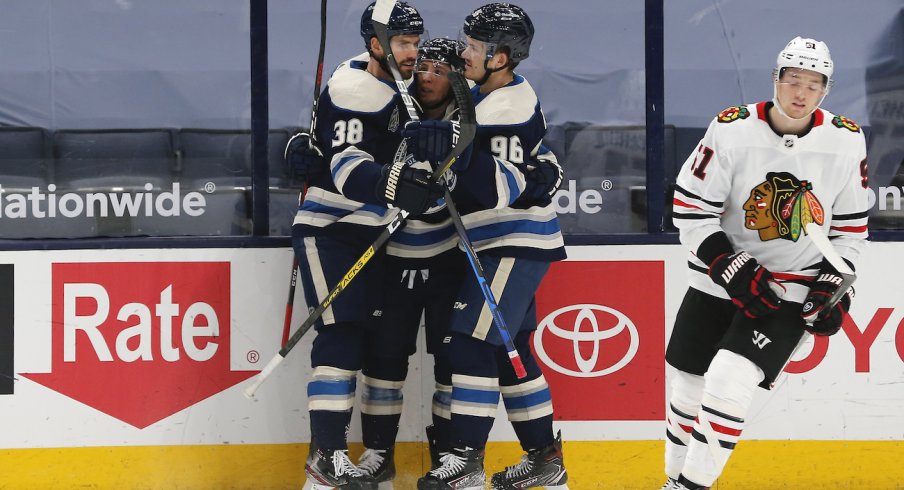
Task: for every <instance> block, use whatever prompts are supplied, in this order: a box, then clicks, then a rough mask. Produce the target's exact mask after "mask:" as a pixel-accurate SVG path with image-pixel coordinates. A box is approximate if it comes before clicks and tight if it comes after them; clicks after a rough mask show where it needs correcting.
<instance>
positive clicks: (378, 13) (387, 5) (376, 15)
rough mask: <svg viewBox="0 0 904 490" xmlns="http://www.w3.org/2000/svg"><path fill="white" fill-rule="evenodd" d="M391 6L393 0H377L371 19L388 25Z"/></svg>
mask: <svg viewBox="0 0 904 490" xmlns="http://www.w3.org/2000/svg"><path fill="white" fill-rule="evenodd" d="M393 8H395V0H377V3H376V4H375V5H374V12H373V14H371V20H372V21H373V22H379V23H380V24H383V25H384V26H385V25H389V17H390V16H391V15H392V9H393Z"/></svg>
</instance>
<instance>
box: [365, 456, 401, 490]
mask: <svg viewBox="0 0 904 490" xmlns="http://www.w3.org/2000/svg"><path fill="white" fill-rule="evenodd" d="M394 453H395V451H394V450H393V449H392V448H390V449H369V448H368V449H365V450H364V453H363V454H362V455H361V457H360V458H358V470H359V471H361V473H363V474H365V475H367V476H369V477H371V478H373V480H374V481H375V482H377V483H378V484H380V488H381V489H385V490H391V489H392V485H384V483H389V482H391V481H392V480H394V479H395V476H396V468H395V457H394Z"/></svg>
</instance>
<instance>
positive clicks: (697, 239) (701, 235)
mask: <svg viewBox="0 0 904 490" xmlns="http://www.w3.org/2000/svg"><path fill="white" fill-rule="evenodd" d="M717 124H718V123H717V122H716V120H715V119H714V120H713V121H712V122H711V123H710V125H709V128H707V130H706V134H704V135H703V139H701V140H700V143H699V144H698V145H697V147H696V150H695V151H694V152H693V153H691V154H690V156H688V158H687V160H685V162H684V164H683V165H682V167H681V171H680V172H679V173H678V177H677V179H676V182H675V184H676V186H675V197H674V200H673V216H674V220H673V221H674V224H675V227H676V228H678V231H679V237H680V239H681V244H682V245H684V246H685V247H687V248H688V249H690V250H691V251H692V252H696V251H697V250H698V249H699V248H700V244H701V243H703V241H704V240H706V239H707V238H709V237H710V236H711V235H713V234H714V233H717V232H721V231H723V230H722V221H721V218H722V213H723V212H724V211H725V201H726V200H727V199H728V198H729V191H730V189H731V176H732V164H731V160H730V159H728V158H726V157H725V156H724V155H723V154H722V153H721V152H720V151H719V150H720V149H719V142H718V140H717V138H716V134H717V133H718V129H719V128H718V125H717Z"/></svg>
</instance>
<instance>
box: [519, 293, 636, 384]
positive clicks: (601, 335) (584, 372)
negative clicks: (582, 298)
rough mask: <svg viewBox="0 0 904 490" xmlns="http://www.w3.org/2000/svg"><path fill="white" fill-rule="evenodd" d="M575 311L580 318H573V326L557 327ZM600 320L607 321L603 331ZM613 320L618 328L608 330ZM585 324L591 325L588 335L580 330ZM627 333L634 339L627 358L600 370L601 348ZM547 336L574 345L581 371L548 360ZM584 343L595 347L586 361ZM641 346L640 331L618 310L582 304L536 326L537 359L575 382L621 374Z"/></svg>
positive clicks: (623, 357)
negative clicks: (610, 340) (619, 335)
mask: <svg viewBox="0 0 904 490" xmlns="http://www.w3.org/2000/svg"><path fill="white" fill-rule="evenodd" d="M575 311H576V312H577V316H575V318H574V325H570V326H565V328H563V326H562V325H560V324H559V323H558V322H559V321H561V318H560V317H564V316H565V314H566V313H569V312H575ZM569 316H570V315H569ZM600 319H605V321H604V326H603V328H602V329H601V328H600V322H599V320H600ZM612 319H614V320H615V324H614V325H612V326H608V325H609V324H611V323H612V321H611V320H612ZM585 324H586V325H589V327H590V330H589V331H587V329H586V328H585V329H584V330H583V331H582V330H581V327H582V326H583V325H585ZM625 330H627V331H628V333H629V334H630V336H631V343H630V345H629V346H628V350H627V351H626V352H625V355H624V356H622V358H621V359H620V360H619V361H618V362H616V363H615V364H613V365H611V366H609V367H606V368H604V369H597V362H598V360H599V357H600V351H601V350H602V349H601V347H600V344H601V343H602V342H603V341H604V340H606V339H609V338H612V337H615V336H616V335H618V334H620V333H621V332H623V331H625ZM544 335H553V336H555V337H558V338H561V339H565V340H570V341H571V342H572V345H573V348H574V360H575V364H576V365H577V368H578V369H579V371H575V370H573V369H569V368H566V367H564V366H562V365H561V364H559V363H557V362H555V361H554V360H553V359H552V358H551V357H549V354H547V353H546V350H545V349H544V348H543V336H544ZM581 342H591V343H592V344H593V352H592V353H591V354H590V357H589V358H585V357H584V356H583V354H582V353H581V349H580V347H581ZM639 345H640V335H639V334H638V333H637V327H636V326H635V325H634V323H633V322H632V321H631V319H630V318H628V316H627V315H625V314H624V313H622V312H620V311H618V310H615V309H613V308H609V307H608V306H602V305H591V304H581V305H571V306H566V307H563V308H559V309H558V310H556V311H553V312H552V313H550V314H549V315H547V316H546V318H544V319H543V321H541V322H540V324H539V325H538V326H537V333H536V334H535V335H534V349H535V350H536V351H537V356H538V357H539V358H540V359H542V360H543V362H544V363H545V364H546V365H547V366H549V367H551V368H552V369H554V370H555V371H557V372H559V373H562V374H565V375H567V376H573V377H576V378H595V377H599V376H605V375H607V374H612V373H614V372H616V371H618V370H619V369H621V368H623V367H625V365H627V364H628V363H629V362H631V359H634V356H635V355H636V354H637V348H638V347H639Z"/></svg>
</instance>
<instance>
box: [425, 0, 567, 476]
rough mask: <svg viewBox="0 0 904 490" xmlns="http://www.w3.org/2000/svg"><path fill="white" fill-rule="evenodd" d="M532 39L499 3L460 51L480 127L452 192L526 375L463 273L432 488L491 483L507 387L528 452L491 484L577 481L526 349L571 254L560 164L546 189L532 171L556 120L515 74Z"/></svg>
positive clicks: (476, 19) (467, 27) (520, 15)
mask: <svg viewBox="0 0 904 490" xmlns="http://www.w3.org/2000/svg"><path fill="white" fill-rule="evenodd" d="M533 34H534V27H533V24H532V23H531V21H530V18H529V17H528V16H527V14H526V13H525V12H524V11H523V10H522V9H521V8H519V7H517V6H514V5H510V4H499V3H494V4H489V5H486V6H483V7H481V8H479V9H477V10H475V11H473V12H472V13H471V14H470V15H468V16H467V18H466V19H465V24H464V35H465V36H466V38H465V43H466V45H465V46H466V47H465V48H464V51H463V52H462V57H463V58H464V60H465V76H466V78H468V79H469V80H473V81H475V82H476V84H477V85H476V86H475V87H474V89H473V96H474V99H475V103H476V113H477V122H478V129H477V136H476V139H475V142H474V147H473V153H472V157H471V159H470V160H471V161H470V165H468V166H467V167H466V168H462V167H459V168H457V169H456V179H455V182H454V183H453V194H452V199H453V200H454V201H455V203H456V205H457V207H458V209H459V211H460V212H461V214H462V216H463V222H464V224H465V226H466V228H467V229H468V236H469V238H470V240H471V241H472V243H473V246H474V248H475V249H476V250H477V251H478V253H479V258H480V261H481V263H482V264H483V267H484V269H485V270H486V275H487V280H488V283H489V284H490V287H491V288H492V290H493V292H494V294H495V297H496V298H497V299H498V301H499V308H500V310H501V313H502V316H503V317H504V318H505V320H506V322H507V323H508V327H509V329H510V333H511V336H512V338H513V339H514V343H515V345H516V348H517V349H518V352H519V354H520V356H521V358H522V360H523V362H524V365H525V368H526V370H527V377H526V378H524V379H518V378H517V377H516V375H515V372H514V370H513V368H512V366H511V365H510V364H509V358H508V355H507V352H506V349H505V347H504V345H503V342H502V338H501V336H500V334H499V333H498V331H497V330H496V327H495V326H494V325H493V320H492V316H491V315H490V314H489V311H488V309H487V306H486V303H485V300H484V296H483V293H482V292H481V290H480V287H479V284H478V283H477V281H476V280H473V278H465V280H464V281H463V284H462V288H461V290H460V291H459V293H458V296H457V298H456V302H455V308H454V311H453V313H452V319H451V322H450V331H451V334H450V337H449V343H448V345H447V349H448V353H449V356H450V360H451V363H452V393H451V405H450V412H451V433H450V437H449V443H450V446H451V451H450V452H449V453H447V454H444V455H443V456H442V457H441V462H442V465H441V466H439V467H438V468H435V469H433V470H431V471H430V472H428V473H427V474H426V475H425V476H424V477H423V478H421V479H420V480H419V481H418V488H419V489H422V490H423V489H456V490H461V489H483V488H484V486H485V484H486V474H485V473H484V468H483V459H484V448H485V446H486V442H487V439H488V438H489V432H490V428H491V427H492V425H493V422H494V417H495V414H496V409H497V405H498V402H499V397H500V393H501V394H502V398H503V400H504V402H505V406H506V410H507V412H508V417H509V420H510V421H511V422H512V425H513V426H514V429H515V432H516V434H517V435H518V438H519V440H520V442H521V445H522V447H523V448H524V450H525V451H526V452H527V454H526V455H525V456H524V457H523V458H522V460H521V462H520V463H519V464H517V465H515V466H511V467H509V468H507V469H506V470H505V471H502V472H500V473H497V474H495V475H493V478H492V481H491V483H492V486H493V488H498V489H520V488H535V487H546V488H567V487H566V486H565V482H566V481H567V475H566V473H565V468H564V465H563V460H562V447H561V440H560V438H557V437H556V436H555V434H554V433H553V428H552V415H553V411H552V400H551V398H550V392H549V387H548V386H547V384H546V381H545V379H544V378H543V374H542V372H541V371H540V368H539V366H538V364H537V362H536V360H535V359H534V358H533V356H532V354H531V351H530V347H529V345H528V344H529V338H530V334H531V331H533V330H535V329H536V310H535V302H534V294H535V292H536V290H537V287H538V286H539V284H540V281H541V279H542V278H543V276H544V274H545V273H546V271H547V269H548V268H549V264H550V262H553V261H556V260H561V259H563V258H565V249H564V244H563V241H562V236H561V232H560V229H559V224H558V219H557V218H556V214H555V210H554V208H553V206H552V204H551V195H552V193H554V192H555V188H556V186H557V182H558V181H560V180H561V179H560V178H559V177H560V174H557V173H556V172H555V171H553V172H552V175H553V176H554V177H553V178H551V179H543V181H544V182H546V183H548V185H537V175H539V174H540V173H543V172H538V174H536V175H535V174H533V173H532V172H531V170H534V169H531V168H529V165H531V162H530V161H529V160H530V157H531V156H536V155H537V154H538V151H539V148H540V143H541V140H542V138H543V136H544V133H545V131H546V123H545V121H544V118H543V114H542V112H541V110H540V105H539V101H538V99H537V96H536V94H535V93H534V91H533V89H532V88H531V86H530V84H529V83H528V82H527V80H525V79H524V78H523V77H521V76H519V75H516V74H515V73H514V69H515V67H516V66H517V64H518V63H519V62H520V61H522V60H524V59H525V58H527V56H528V51H529V49H530V43H531V40H532V38H533ZM421 136H422V135H420V134H418V135H415V136H414V137H412V140H414V141H418V138H420V137H421ZM554 167H558V166H557V165H554ZM546 168H548V169H551V168H553V166H552V165H550V166H548V167H546ZM526 190H527V192H525V191H526Z"/></svg>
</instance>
